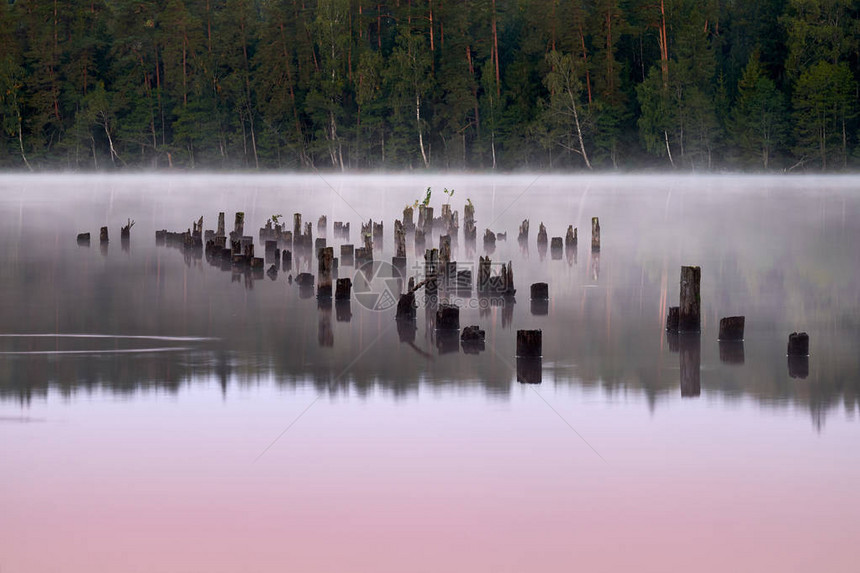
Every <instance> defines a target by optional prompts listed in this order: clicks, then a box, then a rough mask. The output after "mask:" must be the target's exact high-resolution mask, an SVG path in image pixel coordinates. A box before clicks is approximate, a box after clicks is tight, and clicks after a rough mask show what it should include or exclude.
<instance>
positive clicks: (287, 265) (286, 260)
mask: <svg viewBox="0 0 860 573" xmlns="http://www.w3.org/2000/svg"><path fill="white" fill-rule="evenodd" d="M281 268H282V269H284V270H285V271H291V270H293V252H292V251H290V250H287V249H284V250H283V252H281Z"/></svg>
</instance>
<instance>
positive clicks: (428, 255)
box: [424, 249, 439, 296]
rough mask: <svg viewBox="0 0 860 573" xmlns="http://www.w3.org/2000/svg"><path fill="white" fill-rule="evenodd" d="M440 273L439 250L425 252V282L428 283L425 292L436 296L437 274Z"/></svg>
mask: <svg viewBox="0 0 860 573" xmlns="http://www.w3.org/2000/svg"><path fill="white" fill-rule="evenodd" d="M438 271H439V250H438V249H427V250H426V251H425V252H424V280H425V281H426V283H425V286H424V291H425V292H426V293H427V294H428V295H430V296H435V295H436V292H437V287H438V282H437V280H438V279H437V274H438Z"/></svg>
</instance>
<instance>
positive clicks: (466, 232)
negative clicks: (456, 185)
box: [463, 201, 478, 243]
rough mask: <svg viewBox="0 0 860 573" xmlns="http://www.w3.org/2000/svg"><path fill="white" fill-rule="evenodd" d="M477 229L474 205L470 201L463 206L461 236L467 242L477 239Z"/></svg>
mask: <svg viewBox="0 0 860 573" xmlns="http://www.w3.org/2000/svg"><path fill="white" fill-rule="evenodd" d="M477 235H478V229H477V227H476V226H475V206H474V205H473V204H472V202H471V201H469V202H467V203H466V206H465V207H463V238H464V239H465V241H466V242H467V243H469V242H474V241H475V240H476V239H477Z"/></svg>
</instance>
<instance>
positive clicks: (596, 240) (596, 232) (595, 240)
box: [591, 217, 600, 252]
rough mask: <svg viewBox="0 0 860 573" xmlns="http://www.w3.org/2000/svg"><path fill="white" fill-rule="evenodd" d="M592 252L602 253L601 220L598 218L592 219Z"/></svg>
mask: <svg viewBox="0 0 860 573" xmlns="http://www.w3.org/2000/svg"><path fill="white" fill-rule="evenodd" d="M591 250H592V251H593V252H599V251H600V219H599V218H598V217H592V218H591Z"/></svg>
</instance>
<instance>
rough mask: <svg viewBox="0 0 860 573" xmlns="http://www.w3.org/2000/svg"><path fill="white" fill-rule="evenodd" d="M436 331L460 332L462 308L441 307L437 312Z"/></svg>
mask: <svg viewBox="0 0 860 573" xmlns="http://www.w3.org/2000/svg"><path fill="white" fill-rule="evenodd" d="M436 330H460V308H459V307H458V306H457V305H455V304H440V305H439V308H438V309H437V310H436Z"/></svg>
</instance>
